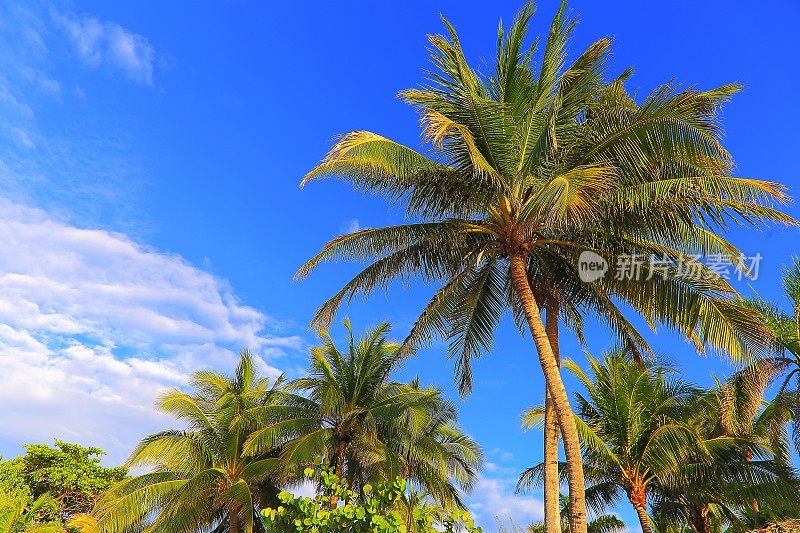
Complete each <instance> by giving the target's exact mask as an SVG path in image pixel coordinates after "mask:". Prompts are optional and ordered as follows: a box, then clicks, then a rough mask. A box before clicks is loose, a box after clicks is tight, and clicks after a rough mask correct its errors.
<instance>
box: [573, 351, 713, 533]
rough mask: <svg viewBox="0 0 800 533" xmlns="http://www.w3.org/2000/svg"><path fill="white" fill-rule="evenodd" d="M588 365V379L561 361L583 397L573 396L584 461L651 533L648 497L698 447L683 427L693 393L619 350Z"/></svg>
mask: <svg viewBox="0 0 800 533" xmlns="http://www.w3.org/2000/svg"><path fill="white" fill-rule="evenodd" d="M589 363H590V365H591V368H592V373H593V374H592V377H589V376H588V375H587V374H585V373H584V372H583V371H582V370H581V369H580V368H579V367H578V366H577V365H576V364H575V363H573V362H571V361H568V362H567V363H566V366H567V368H569V370H570V371H571V372H572V373H573V374H575V376H576V377H578V379H580V381H581V382H582V383H583V385H584V387H585V388H586V390H587V393H588V394H587V396H583V395H582V394H577V395H576V397H577V405H578V414H579V416H580V421H579V422H578V428H579V430H580V432H581V435H582V442H583V446H584V450H585V458H586V462H587V464H589V465H591V468H592V469H593V470H594V471H595V472H597V473H598V474H599V475H598V477H600V478H601V479H602V481H603V482H605V483H606V484H607V485H611V487H609V488H614V487H616V489H622V491H623V492H624V493H625V494H626V496H627V498H628V500H629V501H630V503H631V504H632V505H633V508H634V509H635V510H636V514H637V515H638V517H639V522H640V523H641V526H642V531H644V532H645V533H652V531H653V529H652V525H651V523H650V520H649V517H648V514H647V512H648V497H649V496H651V495H652V494H654V493H657V490H658V487H659V485H660V484H661V483H662V482H663V479H664V478H665V477H666V476H668V475H669V474H671V473H673V472H674V471H676V470H677V469H678V468H679V467H680V466H681V465H682V463H683V461H684V460H685V459H686V458H688V457H689V456H690V454H691V453H692V451H693V450H694V449H696V447H697V446H698V445H699V443H698V442H697V440H696V438H695V435H694V433H693V431H692V430H691V428H690V427H689V426H688V425H687V424H686V423H685V421H686V420H688V413H689V410H690V409H691V407H692V406H693V405H694V400H695V398H696V394H697V389H695V388H694V387H692V386H691V385H689V384H688V383H686V382H684V381H682V380H680V379H675V378H673V377H671V376H670V375H669V371H668V369H666V368H664V367H656V368H648V367H645V366H643V365H641V364H639V363H636V362H634V361H633V360H631V358H630V356H629V354H627V353H625V352H624V351H612V352H610V353H608V354H607V355H606V356H605V357H604V358H603V360H602V362H598V361H596V360H595V359H593V358H591V357H590V358H589Z"/></svg>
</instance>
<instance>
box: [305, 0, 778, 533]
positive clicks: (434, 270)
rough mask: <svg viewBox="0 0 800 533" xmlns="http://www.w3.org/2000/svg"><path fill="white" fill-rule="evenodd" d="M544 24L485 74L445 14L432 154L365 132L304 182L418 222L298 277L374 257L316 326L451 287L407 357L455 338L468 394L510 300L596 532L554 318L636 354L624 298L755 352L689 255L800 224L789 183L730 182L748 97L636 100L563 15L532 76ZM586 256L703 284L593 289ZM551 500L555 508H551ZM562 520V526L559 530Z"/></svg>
mask: <svg viewBox="0 0 800 533" xmlns="http://www.w3.org/2000/svg"><path fill="white" fill-rule="evenodd" d="M532 14H533V8H532V6H531V5H530V4H528V5H526V6H525V7H524V8H523V9H522V11H521V12H520V13H519V15H518V16H517V18H516V19H515V22H514V24H513V25H512V27H511V28H510V30H509V31H508V32H505V31H504V30H503V29H502V27H501V30H500V35H499V38H498V52H497V58H496V62H495V63H494V65H493V67H492V69H491V72H489V73H488V74H486V75H481V74H479V73H478V72H476V71H475V70H474V69H473V68H471V67H470V65H469V64H468V62H467V60H466V58H465V56H464V53H463V50H462V48H461V44H460V41H459V39H458V35H457V34H456V32H455V30H454V28H453V27H452V26H451V25H450V23H449V22H447V21H446V20H445V21H444V23H445V25H446V27H447V32H448V35H447V36H446V37H444V36H440V35H434V36H431V37H430V41H431V43H432V58H431V61H432V63H433V67H434V68H433V71H432V72H431V73H430V76H429V81H430V84H429V86H427V87H425V88H423V89H419V90H416V89H415V90H409V91H404V92H403V93H402V94H401V96H402V98H403V99H404V100H405V101H406V102H408V103H410V104H412V105H415V106H417V107H418V108H419V109H420V111H421V114H422V124H423V132H424V137H425V140H426V141H427V142H429V143H430V145H431V154H430V157H428V156H426V155H423V154H421V153H419V152H417V151H415V150H413V149H411V148H408V147H406V146H403V145H401V144H398V143H395V142H393V141H391V140H389V139H387V138H385V137H383V136H380V135H378V134H376V133H371V132H367V131H356V132H352V133H350V134H347V135H345V136H344V137H343V138H342V139H341V140H340V141H339V142H338V143H337V144H336V145H335V146H334V147H333V149H332V150H331V151H330V152H329V154H328V155H327V156H326V157H325V159H324V160H323V161H322V163H321V164H320V165H319V166H317V167H316V168H315V169H313V170H312V171H311V172H310V173H309V174H308V175H307V176H306V177H305V178H304V180H303V184H306V183H308V182H309V181H311V180H315V179H319V178H324V177H330V176H337V177H340V178H343V179H346V180H349V181H350V182H352V183H353V184H354V185H355V186H356V187H357V188H359V189H362V190H364V191H367V192H372V193H379V194H383V195H385V196H387V197H389V198H390V199H391V200H392V201H394V202H397V203H401V204H402V205H404V206H405V207H406V210H407V213H408V216H409V217H410V218H411V219H412V222H411V223H409V224H404V225H398V226H389V227H385V228H376V229H364V230H360V231H356V232H353V233H351V234H348V235H344V236H341V237H338V238H336V239H334V240H333V241H331V242H330V243H328V244H327V245H326V246H325V247H324V248H323V250H322V251H321V252H320V253H318V254H317V255H316V256H314V257H313V258H312V259H311V260H309V261H308V262H307V263H306V264H305V265H303V266H302V267H301V268H300V270H299V271H298V273H297V276H298V277H301V278H302V277H304V276H306V275H307V274H308V273H309V272H311V271H312V270H313V269H314V268H316V267H317V266H318V265H319V264H320V263H321V262H323V261H330V260H338V259H350V260H357V261H370V262H371V264H369V265H368V266H367V267H366V268H365V269H364V270H363V271H362V272H361V273H359V274H358V275H357V276H356V277H355V278H353V279H352V280H351V281H350V282H349V283H347V284H346V285H345V286H344V287H343V288H342V289H341V290H340V291H339V292H337V293H336V294H335V295H334V296H333V297H332V298H331V299H330V300H328V301H327V302H326V303H325V304H324V305H323V306H322V307H321V308H320V309H319V311H318V312H317V314H316V316H315V317H314V322H315V323H317V324H318V325H322V326H324V325H325V324H327V323H328V322H330V320H331V319H332V317H333V315H334V314H335V312H336V310H337V308H338V307H339V306H340V304H341V303H342V302H343V301H346V300H350V299H352V298H353V297H354V296H357V295H358V294H359V293H364V294H365V293H369V292H371V291H372V290H374V289H376V288H384V287H388V286H389V284H390V283H391V281H392V280H394V279H397V278H400V279H403V280H408V279H410V278H412V277H414V276H421V277H424V278H427V279H431V280H437V281H441V282H442V287H441V288H440V289H439V290H438V291H437V292H436V294H435V295H434V297H433V298H432V299H431V301H430V303H429V304H428V305H427V306H426V307H425V308H424V310H423V311H422V314H421V315H420V318H419V319H418V321H417V322H416V324H415V326H414V327H413V329H412V331H411V333H410V335H409V336H408V338H407V339H406V342H405V346H406V348H404V351H407V352H410V351H411V350H412V349H413V348H414V347H416V346H419V345H422V344H425V343H427V342H429V341H430V340H431V339H432V338H433V337H435V336H443V337H446V338H448V339H450V341H451V344H450V353H451V355H452V356H453V357H454V358H455V359H456V372H457V375H458V382H459V385H460V389H461V390H462V392H464V393H466V392H468V391H469V389H470V386H471V378H472V373H471V367H470V361H471V359H472V358H474V357H477V356H479V355H480V353H481V352H482V351H484V350H486V349H488V348H489V347H490V346H491V344H492V338H493V331H494V328H495V326H496V324H497V323H498V321H499V320H500V317H501V315H502V314H503V311H504V310H505V309H506V308H509V307H510V308H511V309H512V310H513V313H514V316H515V318H516V319H517V321H518V324H520V326H521V327H523V328H524V329H527V330H529V331H530V333H531V335H532V337H533V340H534V344H535V346H536V350H537V354H538V358H539V362H540V364H541V366H542V370H543V373H544V376H545V381H546V385H547V393H548V395H549V397H550V403H551V404H552V406H553V410H554V411H555V412H556V417H557V419H558V423H559V425H560V429H561V432H562V436H563V441H564V449H565V454H566V456H567V462H568V464H569V465H570V468H569V476H570V477H569V485H570V497H571V502H572V503H571V506H570V514H571V523H572V526H573V531H575V533H584V532H585V530H586V525H585V518H586V516H585V515H586V513H585V503H584V499H583V495H582V494H581V492H582V491H583V486H584V482H583V475H582V469H581V457H580V443H579V440H578V433H577V428H576V427H575V422H574V419H573V417H572V410H571V407H570V403H569V399H568V396H567V393H566V390H565V388H564V386H563V382H562V380H561V376H560V373H559V368H558V360H557V357H556V351H555V348H554V346H553V344H554V339H552V340H551V339H550V338H548V335H547V330H546V328H545V325H544V324H543V322H542V312H541V311H542V309H547V314H548V315H550V314H552V316H553V318H554V319H556V318H557V317H558V316H559V313H561V315H560V316H562V317H563V318H566V319H567V320H570V321H571V322H572V323H573V324H576V325H579V324H580V320H581V318H580V317H581V316H582V315H583V316H585V315H586V313H587V312H588V311H589V310H591V312H592V314H593V315H595V316H599V317H600V318H602V319H604V320H606V321H607V322H609V324H610V325H611V326H612V328H614V330H615V331H616V332H617V333H618V334H619V335H620V336H621V337H622V338H623V340H625V341H626V343H628V344H630V345H633V346H636V347H639V348H643V347H644V345H645V344H646V343H645V342H644V340H643V339H642V338H641V336H640V335H638V333H636V331H635V330H634V328H633V327H632V326H631V324H630V323H629V322H628V321H627V320H626V319H625V317H624V316H623V314H622V312H621V311H620V309H619V307H618V305H617V303H618V301H619V300H623V301H625V302H626V303H627V304H628V305H630V306H631V307H632V308H633V309H634V310H636V311H638V312H640V313H642V314H643V315H644V316H645V317H646V318H647V320H648V321H649V322H650V323H658V322H661V323H666V324H667V325H669V326H672V327H674V328H675V329H678V330H680V331H681V332H683V333H684V334H686V335H688V336H690V337H691V338H692V339H694V340H695V341H696V342H697V344H698V346H704V345H715V346H717V347H720V348H722V349H723V350H724V351H725V352H727V353H736V352H737V351H738V352H742V351H743V348H742V346H743V340H744V341H745V342H744V344H745V345H747V343H748V342H751V341H754V339H755V338H757V337H759V336H760V335H761V334H762V333H763V328H762V327H760V324H759V323H758V321H757V320H754V317H752V316H750V315H748V314H744V313H742V312H741V309H740V306H739V305H738V299H737V297H736V294H735V291H734V290H733V289H732V288H731V287H730V285H728V283H726V282H725V280H723V279H720V277H719V276H718V275H716V274H715V273H713V272H710V271H709V269H707V268H705V267H703V265H701V264H697V263H696V262H693V261H691V260H689V258H688V254H690V253H696V252H705V253H722V254H726V255H731V256H733V257H738V256H739V251H738V250H737V249H736V248H735V247H734V246H732V245H731V244H730V243H729V242H727V241H726V240H724V239H723V238H722V237H720V236H719V234H718V233H719V231H720V230H721V229H724V228H725V226H726V224H727V223H729V222H730V221H731V220H737V221H744V222H745V223H757V222H760V221H764V220H779V221H782V222H787V223H789V222H793V221H792V219H791V218H790V217H788V216H787V215H784V214H783V213H780V212H779V211H777V210H775V209H773V208H772V207H770V204H771V203H772V202H782V201H785V200H786V196H785V194H784V191H783V188H782V187H781V186H779V185H777V184H774V183H768V182H762V181H758V180H749V179H739V178H734V177H731V176H730V169H731V158H730V155H729V154H728V152H727V151H726V150H725V148H724V147H723V146H722V144H721V142H720V140H719V127H718V126H719V125H718V121H717V118H716V115H715V111H716V109H717V108H718V107H719V105H720V104H722V103H723V102H724V101H726V100H727V99H728V98H729V97H730V96H731V95H732V94H734V93H735V92H736V91H737V90H738V87H737V86H735V85H726V86H722V87H719V88H717V89H714V90H711V91H696V90H693V89H683V90H681V89H680V88H679V87H678V86H676V85H665V86H663V87H660V88H658V89H657V90H656V91H654V92H653V93H652V94H651V95H649V96H648V97H647V98H646V99H645V100H644V101H643V102H642V103H641V105H639V104H637V103H636V102H635V101H634V100H633V98H631V97H630V96H628V95H627V93H626V92H625V90H624V86H623V82H624V79H625V78H626V77H627V76H628V75H629V74H630V73H629V72H626V73H625V74H624V75H623V76H621V77H620V78H618V79H616V80H613V81H611V82H606V81H604V80H603V75H604V65H605V61H606V59H607V55H608V48H609V46H610V41H609V40H608V39H601V40H599V41H597V42H596V43H594V44H593V45H592V46H590V47H589V48H588V49H587V50H586V51H585V52H584V53H583V54H581V55H580V56H579V57H578V59H577V60H576V61H575V62H574V63H572V64H571V65H570V66H569V67H566V65H567V63H566V43H567V40H568V37H569V35H570V33H571V31H572V29H573V27H574V24H575V21H574V20H573V19H570V18H569V17H568V16H567V15H566V14H565V6H564V5H563V4H562V6H561V8H560V9H559V11H558V13H557V15H556V17H555V18H554V20H553V23H552V26H551V30H550V33H549V35H548V38H547V40H546V44H545V46H544V52H543V54H542V55H541V59H540V61H539V65H540V66H539V67H538V68H534V66H533V60H532V57H533V55H534V52H535V48H536V46H535V44H534V46H532V47H530V48H527V49H526V48H525V46H524V41H525V36H526V32H527V27H528V22H529V20H530V18H531V16H532ZM565 67H566V68H565ZM585 250H592V251H595V252H596V253H598V254H599V255H601V256H602V257H604V258H606V259H607V260H608V261H611V262H612V263H613V261H614V258H616V257H618V256H619V255H621V254H624V255H627V256H631V255H632V254H639V255H655V256H658V257H659V258H662V257H663V258H666V259H669V260H670V261H671V262H672V263H681V264H684V263H686V264H690V265H691V266H692V267H693V268H697V269H699V270H700V275H698V276H695V277H691V276H685V275H681V274H685V272H682V271H681V269H679V268H666V269H659V270H658V271H656V270H655V269H651V270H649V271H648V272H647V273H646V274H647V275H646V276H643V277H644V278H646V279H644V280H642V279H629V278H627V277H622V278H621V279H613V277H609V276H606V278H604V279H603V280H600V281H599V282H597V283H583V282H582V281H581V279H580V276H579V272H578V269H577V263H578V257H579V255H580V253H581V252H582V251H585ZM645 269H646V268H645ZM612 295H613V296H612ZM554 324H555V327H556V328H555V329H557V325H558V321H557V320H554ZM742 335H744V337H743V336H742ZM748 335H749V337H748ZM551 337H552V335H551ZM553 433H554V432H552V431H551V432H550V435H551V438H550V441H549V442H550V443H551V445H549V446H548V449H549V450H550V453H551V455H552V453H553V446H552V435H553ZM551 463H552V461H551ZM551 477H552V476H551ZM549 486H550V490H549V491H548V493H552V489H553V487H554V486H553V485H552V484H549ZM555 488H556V489H557V487H555ZM556 496H557V494H556ZM554 503H555V504H557V501H554V500H553V499H552V498H551V499H550V505H549V506H548V509H549V511H552V510H553V504H554ZM555 511H556V514H557V508H555ZM549 516H550V515H549ZM551 522H554V528H555V529H556V530H557V528H559V527H560V520H551Z"/></svg>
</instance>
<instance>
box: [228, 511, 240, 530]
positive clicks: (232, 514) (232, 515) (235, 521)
mask: <svg viewBox="0 0 800 533" xmlns="http://www.w3.org/2000/svg"><path fill="white" fill-rule="evenodd" d="M228 522H229V524H230V526H229V527H228V531H229V533H239V510H238V509H236V507H235V506H230V507H229V508H228Z"/></svg>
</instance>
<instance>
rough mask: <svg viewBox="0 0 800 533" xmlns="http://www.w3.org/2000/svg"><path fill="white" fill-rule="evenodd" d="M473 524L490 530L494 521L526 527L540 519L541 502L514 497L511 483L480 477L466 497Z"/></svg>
mask: <svg viewBox="0 0 800 533" xmlns="http://www.w3.org/2000/svg"><path fill="white" fill-rule="evenodd" d="M468 504H469V509H470V511H471V512H472V513H473V515H475V518H476V521H477V522H478V523H479V524H480V525H481V526H483V527H484V529H487V530H488V529H490V528H492V527H494V525H495V523H496V521H500V522H502V523H505V524H508V523H509V522H510V521H511V522H513V523H514V524H516V525H517V526H523V527H524V526H527V525H529V524H531V523H532V522H537V521H541V520H542V519H544V503H543V502H542V500H540V499H538V498H533V497H529V496H520V495H517V494H514V481H512V480H510V479H495V478H489V477H482V478H481V479H480V480H479V481H478V483H477V484H476V486H475V489H474V490H473V492H472V494H471V495H470V496H469V498H468Z"/></svg>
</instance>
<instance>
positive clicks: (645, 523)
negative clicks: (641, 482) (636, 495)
mask: <svg viewBox="0 0 800 533" xmlns="http://www.w3.org/2000/svg"><path fill="white" fill-rule="evenodd" d="M633 508H634V509H635V510H636V515H637V516H638V517H639V523H640V524H641V526H642V533H653V527H652V526H651V525H650V517H649V516H647V508H646V507H645V506H643V505H634V506H633Z"/></svg>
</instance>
